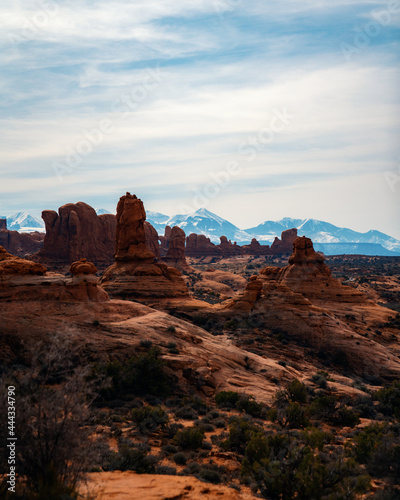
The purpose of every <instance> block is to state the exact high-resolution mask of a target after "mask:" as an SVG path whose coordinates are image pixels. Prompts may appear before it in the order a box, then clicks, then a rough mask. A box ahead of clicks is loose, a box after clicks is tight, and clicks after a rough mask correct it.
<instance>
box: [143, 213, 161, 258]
mask: <svg viewBox="0 0 400 500" xmlns="http://www.w3.org/2000/svg"><path fill="white" fill-rule="evenodd" d="M144 232H145V235H146V247H147V249H148V250H149V251H150V252H152V253H154V255H155V257H156V259H159V258H160V243H159V241H158V234H157V231H156V230H155V229H154V227H153V226H152V225H151V224H150V222H147V220H146V221H144Z"/></svg>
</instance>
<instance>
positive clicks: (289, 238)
mask: <svg viewBox="0 0 400 500" xmlns="http://www.w3.org/2000/svg"><path fill="white" fill-rule="evenodd" d="M296 238H297V229H296V228H293V229H287V230H286V231H282V234H281V239H279V238H275V240H274V242H273V243H272V245H271V252H272V253H273V254H275V255H276V254H284V253H288V254H289V253H290V252H291V251H292V248H293V242H294V240H295V239H296Z"/></svg>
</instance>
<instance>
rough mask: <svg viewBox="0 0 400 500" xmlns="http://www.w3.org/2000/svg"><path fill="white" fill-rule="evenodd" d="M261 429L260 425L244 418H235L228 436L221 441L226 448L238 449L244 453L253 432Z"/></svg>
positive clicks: (237, 450)
mask: <svg viewBox="0 0 400 500" xmlns="http://www.w3.org/2000/svg"><path fill="white" fill-rule="evenodd" d="M259 430H260V428H259V427H257V426H256V425H254V424H252V423H251V422H249V421H248V420H246V419H244V418H235V419H233V421H232V423H231V425H230V426H229V435H228V438H227V439H226V440H225V441H222V442H221V447H222V448H223V449H225V450H230V451H236V452H238V453H241V454H242V455H243V454H244V451H245V449H246V446H247V443H248V442H249V441H250V439H251V437H252V435H253V433H255V432H258V431H259Z"/></svg>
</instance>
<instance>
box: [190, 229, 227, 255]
mask: <svg viewBox="0 0 400 500" xmlns="http://www.w3.org/2000/svg"><path fill="white" fill-rule="evenodd" d="M186 255H187V256H188V257H207V256H221V255H222V253H221V249H220V248H218V247H217V245H214V243H212V242H211V240H210V238H207V237H206V236H204V234H195V233H192V234H189V236H188V237H187V238H186Z"/></svg>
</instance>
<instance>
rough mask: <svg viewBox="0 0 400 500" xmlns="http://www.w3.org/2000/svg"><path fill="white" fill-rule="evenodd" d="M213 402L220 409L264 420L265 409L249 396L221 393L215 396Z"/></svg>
mask: <svg viewBox="0 0 400 500" xmlns="http://www.w3.org/2000/svg"><path fill="white" fill-rule="evenodd" d="M215 402H216V404H217V406H219V407H221V408H235V409H236V410H238V411H243V412H245V413H247V414H249V415H251V416H252V417H255V418H264V417H265V414H266V408H265V406H264V405H263V404H262V403H258V402H257V401H256V400H255V399H254V397H253V396H251V395H249V394H239V393H238V392H234V391H221V392H219V393H218V394H216V395H215Z"/></svg>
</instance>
